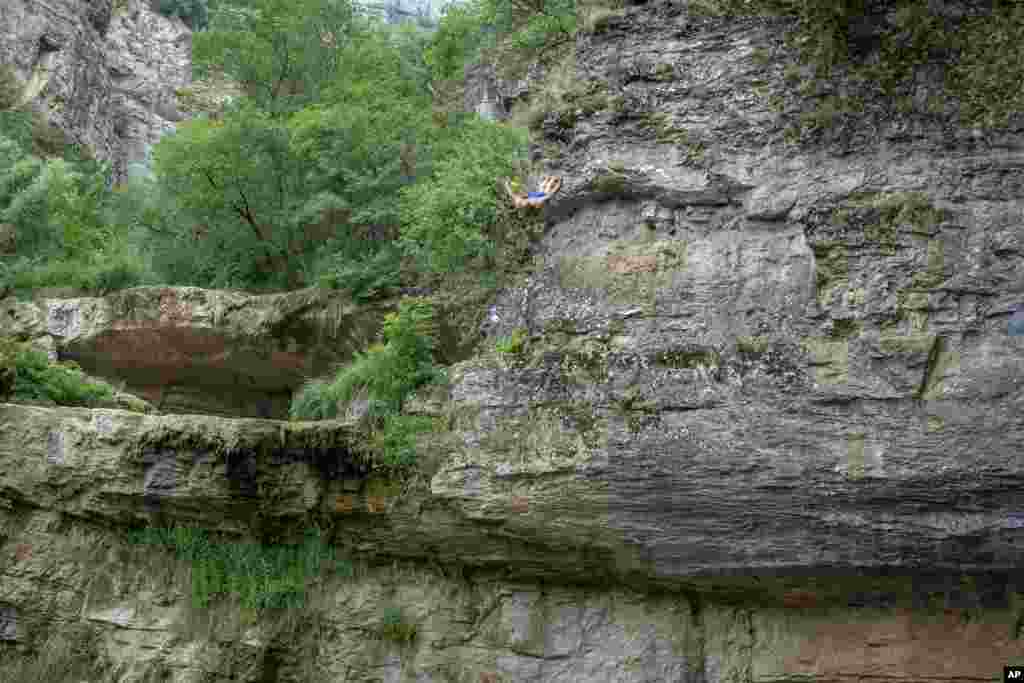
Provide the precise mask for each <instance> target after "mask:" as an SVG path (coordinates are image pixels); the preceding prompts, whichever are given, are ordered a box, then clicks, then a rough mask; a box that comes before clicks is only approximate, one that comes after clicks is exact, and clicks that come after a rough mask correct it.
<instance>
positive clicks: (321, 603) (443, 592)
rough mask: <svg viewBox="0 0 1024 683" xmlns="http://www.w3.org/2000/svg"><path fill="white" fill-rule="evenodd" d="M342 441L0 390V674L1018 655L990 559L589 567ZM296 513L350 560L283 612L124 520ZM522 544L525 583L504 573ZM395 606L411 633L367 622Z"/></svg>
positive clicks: (769, 667) (1016, 605) (934, 666)
mask: <svg viewBox="0 0 1024 683" xmlns="http://www.w3.org/2000/svg"><path fill="white" fill-rule="evenodd" d="M358 438H359V437H358V432H357V431H356V430H355V429H354V428H353V426H352V425H350V424H347V423H343V422H331V421H328V422H317V423H286V422H273V421H268V420H226V419H221V418H214V417H208V416H197V415H186V416H181V415H177V416H168V415H165V416H152V415H141V414H138V413H127V412H123V411H117V410H86V409H76V408H58V409H48V408H35V407H27V406H13V405H0V502H3V505H2V506H0V652H2V653H3V654H4V657H3V658H2V659H0V676H2V675H3V673H4V672H5V671H10V669H4V668H3V667H4V666H9V665H11V664H12V663H16V662H18V661H19V660H20V659H29V658H31V657H33V656H35V655H37V654H38V653H40V652H42V653H44V655H45V657H46V658H47V659H46V661H47V662H49V665H50V666H52V667H57V668H56V670H71V666H72V663H73V662H76V661H77V662H79V663H82V664H87V665H88V667H89V668H87V669H82V670H83V671H88V675H89V676H91V677H90V678H88V679H85V678H78V679H75V680H96V681H115V680H116V681H122V682H128V681H131V682H136V681H138V682H141V681H148V680H154V679H157V680H164V681H173V682H174V683H199V682H200V681H206V680H211V679H225V680H236V681H249V682H251V683H257V682H264V681H268V680H269V681H278V682H281V683H286V682H287V683H292V682H294V683H299V682H302V683H310V682H313V681H371V680H377V681H380V680H386V681H420V682H437V683H440V682H442V681H445V682H450V681H458V682H470V681H472V682H474V683H476V682H477V681H486V682H488V683H491V682H494V681H499V682H508V683H511V682H513V681H516V682H518V681H544V682H547V681H554V682H559V683H575V682H578V681H607V682H608V683H613V682H614V683H620V682H622V681H629V682H636V683H640V682H646V683H655V682H659V683H660V682H663V681H673V682H676V683H719V682H730V683H736V682H741V681H764V682H768V681H776V682H777V681H796V680H819V681H826V680H827V681H836V682H839V683H854V682H855V681H857V682H862V681H864V680H887V681H905V682H906V683H911V682H913V681H920V680H937V681H950V682H951V683H952V682H961V681H968V680H997V678H996V676H998V675H999V673H1000V672H1001V666H1002V665H1003V664H1004V663H1007V662H1011V661H1017V660H1018V659H1019V658H1020V657H1022V656H1024V640H1022V636H1024V633H1022V632H1021V623H1024V596H1022V595H1021V594H1020V593H1019V586H1015V584H1014V577H1012V576H1007V575H1003V576H1002V577H999V576H998V575H996V574H994V573H991V572H990V573H987V574H982V575H974V576H968V575H961V576H958V577H955V579H954V580H950V577H948V576H946V577H943V576H938V575H931V576H930V575H927V574H924V573H920V574H919V575H918V576H916V577H914V579H913V580H903V581H901V580H897V579H896V578H895V577H889V578H877V577H876V578H875V579H864V580H862V581H861V582H860V584H857V583H856V581H854V580H853V579H851V577H841V576H836V577H825V576H822V575H820V574H819V575H818V580H817V582H815V579H814V577H810V578H808V577H804V578H803V579H800V581H799V584H802V586H803V588H802V589H799V588H796V587H795V586H793V585H790V586H787V585H786V583H785V582H783V581H778V582H775V581H772V580H771V579H770V578H769V577H765V579H766V580H765V581H764V583H763V584H762V585H761V586H760V587H759V588H758V589H756V590H751V587H750V586H749V585H747V586H746V587H743V586H741V585H739V584H737V585H736V586H735V588H736V590H735V591H734V592H732V593H729V592H727V591H722V592H718V593H713V592H708V591H706V590H700V589H689V590H685V589H684V590H680V589H678V587H677V588H676V589H669V590H656V589H654V590H651V588H650V587H649V586H644V584H643V583H642V582H604V581H601V580H598V579H599V578H600V577H598V576H597V575H596V574H593V573H591V575H590V576H585V577H584V576H579V575H578V572H577V571H576V569H577V568H576V567H574V566H571V565H573V564H574V563H576V562H577V561H578V560H577V558H575V557H574V556H573V554H572V551H567V552H565V551H564V552H563V553H562V554H561V555H560V556H557V555H551V556H547V554H546V553H545V551H544V549H543V548H542V547H539V545H538V544H537V543H536V542H535V541H533V540H532V539H531V536H532V535H534V534H536V533H537V531H538V529H539V528H540V527H542V526H544V525H547V524H552V525H553V523H554V520H552V521H550V522H546V523H545V522H541V521H539V520H537V519H536V518H532V521H530V522H529V526H531V527H532V529H528V528H527V527H526V526H523V525H520V531H519V532H518V533H517V534H516V535H518V536H519V537H520V541H519V543H520V545H519V546H518V547H516V546H515V545H514V543H513V541H512V540H511V539H506V540H504V541H503V540H502V539H501V538H500V537H495V536H494V535H493V532H492V529H494V528H495V525H494V524H493V523H492V524H481V523H479V522H477V523H469V524H466V523H464V522H460V521H459V520H457V519H456V518H453V517H451V516H450V515H447V514H446V513H445V510H444V506H443V505H438V502H439V501H437V500H432V498H431V496H429V495H424V493H423V492H420V493H418V494H414V495H412V496H410V495H409V493H408V492H403V491H401V490H400V489H399V488H396V487H395V486H393V484H392V483H390V482H388V481H387V480H386V479H382V478H381V477H380V476H379V475H377V474H375V473H374V472H372V471H371V470H370V469H369V468H367V467H366V466H365V463H364V462H363V461H361V459H360V457H359V455H358V449H359V442H358ZM521 498H522V499H521V500H520V502H519V503H517V505H518V506H519V509H520V511H519V512H518V513H517V514H519V515H521V516H522V517H523V518H524V520H530V517H529V513H530V510H529V506H530V505H531V501H530V500H529V499H528V498H527V497H526V496H525V495H524V496H521ZM311 515H312V516H313V517H315V518H317V519H318V520H319V522H318V523H319V525H320V527H321V529H322V530H323V533H325V534H326V538H327V540H328V541H329V543H330V544H331V545H332V546H334V547H335V548H338V549H340V550H341V552H342V554H343V556H344V557H346V558H351V564H350V565H349V567H350V570H349V571H347V572H339V571H338V569H339V568H340V567H335V568H334V569H329V570H326V571H324V572H323V573H319V574H313V575H309V576H307V577H305V579H304V581H303V585H304V587H305V591H306V592H305V594H306V600H307V603H306V605H305V607H303V608H302V609H299V610H298V611H290V612H278V613H273V614H272V615H266V618H264V619H256V618H254V617H255V615H254V614H252V613H251V612H246V611H245V610H242V609H240V608H239V607H237V606H236V605H233V604H232V602H231V599H230V597H228V596H222V597H221V598H218V599H217V603H218V604H219V605H220V606H219V607H213V608H201V607H197V606H195V605H194V604H193V602H192V595H193V588H192V586H193V585H194V584H193V583H192V579H191V578H190V570H191V571H192V572H196V571H198V570H199V568H200V566H201V565H200V563H199V562H196V563H190V562H188V561H185V560H182V559H175V558H174V557H173V556H172V555H171V554H169V553H168V552H166V551H164V550H161V549H159V548H154V547H153V546H148V545H140V544H139V543H137V542H133V541H131V540H130V539H129V537H128V535H127V534H126V533H125V529H126V527H128V526H138V525H139V524H141V523H142V522H147V521H148V522H155V523H159V524H167V523H168V522H175V523H179V524H183V525H191V524H198V525H200V526H201V527H203V528H205V529H208V530H210V531H217V532H222V533H224V534H226V536H225V537H223V538H222V540H221V541H220V543H222V544H229V543H233V542H236V541H242V540H246V539H251V538H252V535H253V534H255V535H256V536H257V537H259V538H263V539H267V540H270V539H283V540H285V541H287V542H294V541H295V540H296V539H298V538H301V537H302V534H303V531H304V525H306V524H308V520H309V519H310V516H311ZM510 527H511V522H510V523H509V525H508V527H506V529H508V530H511V529H510ZM360 529H362V530H363V531H362V533H360V531H359V530H360ZM369 530H375V531H374V532H373V533H374V534H375V535H376V536H377V538H378V539H379V541H378V542H366V536H365V535H364V534H365V533H366V532H367V531H369ZM723 533H731V531H723ZM384 539H390V543H382V542H380V541H383V540H384ZM446 544H449V545H451V544H454V545H456V546H457V548H458V549H459V550H461V551H462V552H463V556H462V557H461V558H458V557H456V558H452V557H449V556H446V555H445V553H444V551H443V550H442V547H443V546H444V545H446ZM387 545H395V546H400V547H404V548H405V554H406V555H407V556H410V558H412V559H410V560H409V561H395V560H394V555H395V554H396V553H394V552H391V553H385V554H381V552H380V551H381V549H382V548H383V547H386V546H387ZM474 552H476V553H477V556H476V557H474V556H473V553H474ZM495 553H505V554H506V555H507V557H506V559H504V560H503V561H502V562H501V563H500V564H496V565H493V566H491V567H489V568H488V567H487V566H486V565H488V564H489V563H488V562H487V558H486V556H487V555H490V556H492V557H493V556H494V555H495ZM388 555H390V557H388ZM200 557H201V556H200ZM559 559H560V560H561V562H562V563H563V564H559ZM531 563H536V564H537V565H543V566H544V570H545V571H546V572H547V573H548V574H549V579H548V580H543V581H537V580H536V579H527V578H525V577H523V578H517V577H516V576H515V574H516V573H521V572H522V570H523V569H524V568H528V566H529V565H530V564H531ZM570 575H576V576H577V580H575V581H566V580H565V578H564V577H566V576H570ZM1016 578H1019V577H1016ZM724 579H725V577H724V575H722V574H720V575H719V577H718V579H717V581H718V583H719V584H722V582H723V581H724ZM396 611H397V612H396ZM395 613H400V614H401V623H402V624H404V625H406V627H407V628H411V629H414V633H415V635H414V636H413V637H412V638H411V639H404V640H401V641H398V640H396V639H394V638H388V637H387V636H386V635H384V634H386V633H387V631H386V628H385V626H386V624H387V623H388V621H387V619H388V617H387V615H388V614H395ZM54 637H56V639H57V640H53V639H52V638H54ZM47 643H49V645H48V646H47V645H46V644H47ZM55 643H60V644H61V645H60V646H58V645H56V644H55ZM46 647H49V648H50V649H49V650H47V649H46ZM62 658H63V659H62ZM83 675H85V674H83Z"/></svg>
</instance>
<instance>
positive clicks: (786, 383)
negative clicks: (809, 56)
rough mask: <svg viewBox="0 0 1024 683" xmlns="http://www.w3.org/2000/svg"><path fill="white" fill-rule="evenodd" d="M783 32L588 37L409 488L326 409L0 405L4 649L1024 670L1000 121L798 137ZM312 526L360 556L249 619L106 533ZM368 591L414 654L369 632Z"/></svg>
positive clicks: (261, 672)
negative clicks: (517, 269) (527, 265)
mask: <svg viewBox="0 0 1024 683" xmlns="http://www.w3.org/2000/svg"><path fill="white" fill-rule="evenodd" d="M781 31H782V28H781V27H780V26H778V25H775V24H772V23H765V22H754V21H750V22H744V21H728V22H726V21H718V20H711V19H699V18H695V17H691V16H688V15H687V14H686V13H684V12H682V11H680V9H679V8H678V7H677V6H674V5H656V6H655V5H652V6H643V7H635V8H631V9H630V10H628V11H627V12H626V13H624V15H623V16H621V17H619V18H615V19H612V20H610V21H608V22H606V24H605V26H604V29H603V32H602V33H601V34H599V35H595V36H591V37H588V38H585V39H584V40H582V41H581V43H580V45H579V48H578V52H577V62H576V68H577V70H578V75H577V78H576V82H577V83H578V84H579V91H578V92H577V93H576V94H575V96H574V102H570V104H574V106H571V107H567V108H566V109H564V110H563V111H557V112H553V113H552V114H551V115H549V116H548V117H547V119H546V120H545V123H544V132H545V135H544V138H543V139H542V140H541V141H540V144H539V145H538V150H539V151H541V152H543V153H544V154H545V155H546V156H547V158H548V169H547V170H548V171H553V172H557V173H560V174H561V175H563V179H564V182H565V186H564V188H563V190H562V192H561V193H560V194H559V195H557V196H556V197H555V198H554V199H553V200H551V201H550V202H549V203H548V205H547V210H548V212H549V213H548V219H549V221H548V223H549V230H548V232H547V234H546V236H545V237H544V239H543V242H542V244H540V245H539V248H538V250H537V254H536V260H535V265H536V268H535V270H534V272H533V274H531V275H530V276H528V277H526V278H524V280H523V281H522V282H521V283H520V284H519V285H518V286H516V287H512V288H510V289H508V290H507V291H504V292H503V293H502V294H501V295H500V297H499V300H498V301H497V302H496V305H495V307H494V309H493V312H492V315H491V316H490V318H489V322H488V325H489V328H488V334H489V335H490V337H489V342H490V343H489V344H487V345H485V348H483V349H482V350H481V352H480V353H479V354H478V355H477V356H476V357H474V358H472V359H471V360H468V361H465V362H461V363H458V364H456V365H454V366H453V367H452V368H451V372H450V379H451V382H450V386H449V387H448V388H447V389H446V390H445V391H442V392H439V393H437V394H431V395H424V396H420V397H417V399H416V400H415V401H412V402H411V404H410V406H409V407H410V410H411V411H413V412H416V413H419V414H423V415H432V416H435V417H438V418H444V419H443V420H438V421H439V422H443V423H444V424H445V426H446V428H445V429H442V430H439V431H438V432H437V433H432V434H430V435H429V437H428V438H424V439H423V440H422V441H421V443H420V444H418V446H419V451H420V452H419V455H420V457H421V458H422V459H423V460H424V461H426V462H431V463H433V465H432V471H431V472H430V474H431V476H430V477H429V478H428V480H427V481H425V482H424V481H421V482H419V483H418V484H412V485H410V486H408V487H406V488H405V489H401V488H400V487H397V486H396V485H395V484H394V483H393V482H390V481H388V480H387V479H386V478H383V477H382V476H381V475H380V474H378V473H375V472H372V471H371V470H370V469H369V468H368V467H366V465H365V462H364V461H363V460H361V458H360V456H359V453H360V447H361V445H362V444H360V438H361V437H360V436H359V432H358V431H357V430H356V428H355V427H354V426H353V425H349V424H347V423H334V422H324V423H316V424H308V425H306V424H299V425H296V424H288V423H283V422H274V421H270V420H227V419H218V418H213V417H206V416H192V415H189V416H180V415H179V416H173V415H143V414H131V413H127V412H122V411H114V410H92V411H90V410H84V409H45V408H37V407H26V406H15V405H6V404H5V405H0V577H2V578H0V641H3V642H0V648H6V650H3V652H4V654H8V653H13V655H14V656H15V657H17V658H25V659H27V658H28V657H29V656H30V655H31V654H32V653H33V652H34V651H37V650H38V649H39V648H41V647H42V646H41V643H42V642H44V641H45V638H46V636H47V635H48V634H51V633H54V632H56V633H60V634H65V638H66V639H67V640H68V641H69V642H71V643H73V644H74V646H75V647H76V648H78V649H77V650H75V652H77V653H78V654H77V656H78V657H79V658H80V659H86V660H88V661H96V662H100V663H101V664H102V666H103V667H106V668H105V669H102V670H103V671H105V672H107V673H97V674H94V675H93V678H91V679H90V678H89V676H88V675H82V676H79V677H78V678H77V679H76V680H108V679H110V680H119V681H141V680H144V679H145V678H146V677H150V680H153V678H157V679H159V677H160V676H163V677H164V680H172V681H175V682H176V683H182V682H184V681H200V680H210V679H215V680H243V681H254V682H255V681H282V682H285V681H287V682H289V683H290V682H292V681H296V682H297V681H318V680H325V681H327V680H330V681H418V682H426V681H458V682H460V683H464V682H469V681H472V682H473V683H477V682H480V683H496V682H498V681H501V682H511V681H536V682H538V683H540V682H544V683H548V682H565V683H569V682H581V681H588V682H589V681H608V682H612V681H615V682H620V681H632V682H637V683H639V682H640V681H645V682H650V683H654V682H655V681H658V682H661V681H675V682H685V683H719V682H729V683H741V682H743V683H747V682H764V683H768V682H773V683H795V682H796V681H821V682H824V681H829V682H838V683H853V682H854V681H857V682H859V683H863V682H865V681H901V682H905V683H911V682H916V681H922V680H929V681H947V682H949V683H962V682H966V681H996V680H999V677H1000V676H1001V672H1002V667H1003V666H1004V665H1006V664H1010V663H1019V662H1021V661H1024V581H1022V579H1021V576H1022V574H1021V570H1022V567H1024V448H1022V445H1021V444H1024V419H1022V415H1024V337H1020V336H1011V335H1009V334H1008V332H1009V321H1010V314H1011V311H1012V310H1013V308H1014V306H1015V305H1016V304H1017V303H1018V302H1019V301H1020V299H1021V297H1022V296H1024V230H1022V228H1021V225H1022V218H1024V171H1022V169H1024V163H1022V161H1024V155H1022V154H1021V152H1020V148H1021V145H1020V142H1021V138H1020V136H1019V135H1017V134H1003V135H1002V136H1000V137H992V136H989V137H986V136H985V134H983V133H978V132H975V131H971V130H963V129H961V128H959V127H958V126H956V125H954V124H952V123H951V122H950V120H949V119H948V118H943V117H942V116H934V115H933V116H930V117H928V116H923V115H916V114H913V113H908V114H906V115H905V116H902V117H900V116H894V117H879V116H875V117H872V116H870V115H866V116H864V117H862V118H860V119H857V120H850V121H844V122H842V123H843V125H844V126H846V127H845V128H844V129H843V130H842V135H837V136H832V137H829V136H828V135H827V134H826V135H823V136H822V137H819V138H817V139H805V138H801V137H800V135H799V134H798V135H797V136H796V137H795V138H794V137H793V135H791V134H787V132H786V131H787V128H788V127H789V123H790V119H792V118H793V116H794V115H793V114H792V113H787V111H786V109H785V107H783V108H782V109H781V111H780V107H779V106H778V105H776V104H773V103H772V99H773V98H772V96H773V95H775V96H777V98H782V100H783V103H784V104H785V100H786V98H787V97H789V96H790V95H791V91H792V88H791V87H790V86H789V85H787V84H786V83H785V75H784V72H785V68H786V65H787V63H788V61H790V60H791V59H792V56H791V55H788V54H787V53H786V51H785V50H784V49H783V48H782V46H781V40H780V37H781ZM765 55H767V59H766V57H765ZM922 88H924V89H925V92H924V93H923V95H922V97H923V98H927V96H928V94H929V93H928V92H927V88H928V84H922ZM777 98H776V99H777ZM787 106H788V105H787ZM829 132H833V131H829V130H826V131H825V133H829ZM187 294H188V296H192V297H200V298H201V297H202V296H207V297H209V296H210V295H206V294H204V295H200V294H198V293H196V292H192V291H190V292H188V293H187ZM177 296H178V298H182V297H184V296H185V294H180V295H177ZM214 298H215V297H214ZM156 301H157V300H154V301H153V302H151V303H150V304H149V305H148V307H144V308H145V309H146V311H148V312H146V311H144V312H143V313H144V314H143V315H140V316H124V315H122V316H121V317H118V318H116V319H117V320H122V321H128V320H137V319H139V318H144V319H148V320H149V321H150V322H149V325H150V327H151V328H155V329H157V330H164V331H165V332H166V334H165V335H164V336H163V337H161V339H163V340H164V341H160V342H159V343H154V344H151V346H152V347H154V348H157V347H159V346H160V345H162V344H166V343H170V341H169V340H171V339H172V338H173V335H172V334H171V331H172V330H174V329H175V327H176V326H177V325H178V323H179V322H181V320H180V317H174V316H171V317H168V318H166V319H165V318H163V317H161V316H160V315H159V307H157V306H156V305H155V302H156ZM88 305H89V306H95V307H97V308H100V309H102V308H103V306H108V307H109V305H110V304H109V303H104V304H99V303H95V302H89V304H88ZM318 305H320V304H316V303H313V304H311V306H312V309H302V310H308V311H310V314H312V310H314V309H316V307H317V306H318ZM323 305H324V306H326V304H323ZM78 307H79V309H83V307H84V305H83V304H81V303H80V304H78ZM49 310H53V309H52V308H51V309H49ZM194 310H196V311H204V310H207V309H206V308H203V307H199V306H197V307H196V308H195V309H194ZM147 316H148V318H147ZM214 317H216V316H214ZM101 318H102V319H107V318H103V317H102V316H99V317H98V318H97V319H101ZM203 320H204V317H203V315H197V316H196V317H195V320H194V321H193V322H192V323H189V324H188V325H184V326H185V327H191V328H192V331H191V332H190V334H191V335H195V336H196V337H197V338H198V336H199V332H198V330H199V329H200V328H202V327H203V325H204V324H205V323H204V324H200V323H202V321H203ZM237 320H239V321H241V318H238V319H237ZM185 322H187V321H185ZM110 327H111V329H117V328H118V325H111V326H110ZM97 329H99V328H97ZM224 329H227V328H224ZM516 331H519V333H520V336H521V337H522V338H524V339H525V340H526V341H525V343H524V344H523V346H522V348H521V349H517V350H516V351H515V352H513V353H498V352H496V351H493V350H492V349H493V348H494V347H493V342H494V341H495V340H496V339H497V338H499V337H505V336H509V335H511V334H513V333H514V332H516ZM51 334H52V333H51ZM132 334H133V330H127V331H125V332H124V335H123V337H122V338H123V339H131V337H132ZM62 338H63V337H62ZM89 339H90V337H89V335H85V336H84V337H82V340H83V342H82V343H83V344H85V345H86V347H87V348H90V349H92V350H93V351H91V353H93V354H94V356H95V359H96V360H97V362H99V361H100V360H101V358H102V356H103V354H104V351H103V349H104V347H103V346H102V345H98V344H91V342H89V341H88V340H89ZM55 343H58V342H57V341H56V340H55ZM61 343H63V342H61ZM90 344H91V345H90ZM211 362H213V361H212V360H211ZM83 365H84V363H83ZM310 520H316V521H317V523H318V524H320V525H321V526H322V528H324V529H326V530H327V533H328V535H329V538H330V540H331V542H332V544H334V545H335V546H337V547H339V548H343V549H344V550H345V551H346V552H347V553H349V554H350V555H351V556H353V557H357V558H359V559H360V562H361V563H362V564H360V565H359V567H360V570H359V571H358V572H356V573H355V575H354V576H349V577H348V578H339V577H333V578H329V579H325V580H323V581H319V580H317V581H313V580H312V579H310V581H309V586H310V593H311V595H312V596H313V598H312V600H313V604H312V606H311V607H309V608H308V609H307V610H306V611H305V612H302V613H300V614H299V615H298V616H295V615H291V616H292V618H291V619H290V620H282V619H281V618H280V615H276V616H275V618H273V619H271V618H266V619H263V620H259V621H255V622H250V623H246V622H242V623H237V622H238V620H239V617H238V615H237V614H234V613H223V614H220V615H219V616H216V615H215V617H216V618H214V617H210V616H209V612H204V611H202V610H196V609H193V608H192V607H191V606H190V603H189V595H190V593H189V588H188V586H187V585H183V584H181V583H178V581H177V579H178V578H180V577H181V573H182V571H183V570H182V569H181V567H182V565H181V564H175V563H174V562H171V561H170V560H168V559H167V558H166V557H165V556H164V555H162V554H160V553H153V552H146V550H145V549H143V548H140V547H138V546H134V545H132V544H130V543H128V542H127V540H126V536H125V534H124V533H123V528H124V527H125V526H128V525H132V524H137V523H140V522H143V521H156V522H160V523H163V524H166V523H168V522H179V523H185V524H199V525H201V526H203V527H204V528H207V529H210V530H212V531H220V532H223V533H225V534H227V535H228V537H229V538H230V537H237V536H246V537H250V538H251V537H257V538H264V539H280V538H284V539H294V538H297V536H298V535H299V534H300V532H301V529H302V528H303V527H304V526H306V525H308V524H309V523H310ZM396 607H400V608H401V612H402V614H403V615H404V616H403V620H404V621H403V623H404V624H406V626H410V625H411V626H412V627H414V633H415V637H411V638H398V639H396V638H390V639H389V638H388V637H385V636H384V635H383V634H387V633H391V634H392V635H393V634H394V633H396V629H397V626H398V625H399V624H398V623H396V621H395V619H394V618H393V617H394V614H395V612H394V611H393V609H394V608H396ZM197 616H203V617H204V618H211V619H212V620H213V621H212V626H207V627H206V630H204V629H203V628H196V627H195V626H194V624H195V622H196V621H197ZM233 620H234V622H235V623H233ZM282 623H286V624H288V627H287V628H285V627H283V626H282ZM388 629H390V630H388ZM404 633H406V634H408V633H409V631H408V630H407V631H404ZM111 672H114V673H111Z"/></svg>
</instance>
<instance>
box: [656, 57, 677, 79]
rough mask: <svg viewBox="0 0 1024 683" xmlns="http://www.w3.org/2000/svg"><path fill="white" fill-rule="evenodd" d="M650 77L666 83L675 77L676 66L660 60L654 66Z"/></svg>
mask: <svg viewBox="0 0 1024 683" xmlns="http://www.w3.org/2000/svg"><path fill="white" fill-rule="evenodd" d="M652 79H653V80H655V81H659V82H661V83H667V82H669V81H674V80H675V79H676V68H675V67H674V66H672V65H671V64H667V63H665V62H662V63H660V64H658V65H657V66H656V67H654V72H653V75H652Z"/></svg>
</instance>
